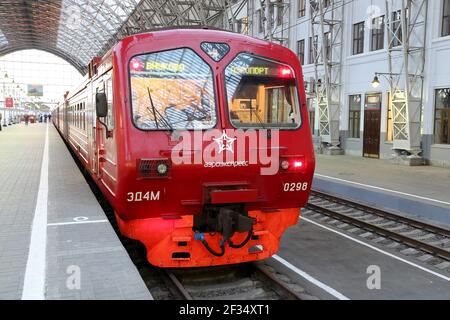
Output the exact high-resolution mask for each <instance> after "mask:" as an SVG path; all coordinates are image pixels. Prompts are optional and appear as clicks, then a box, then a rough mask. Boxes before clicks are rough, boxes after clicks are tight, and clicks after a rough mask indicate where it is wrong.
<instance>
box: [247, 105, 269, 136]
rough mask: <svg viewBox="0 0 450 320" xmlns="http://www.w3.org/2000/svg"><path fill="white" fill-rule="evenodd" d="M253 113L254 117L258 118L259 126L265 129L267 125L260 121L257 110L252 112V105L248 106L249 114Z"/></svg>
mask: <svg viewBox="0 0 450 320" xmlns="http://www.w3.org/2000/svg"><path fill="white" fill-rule="evenodd" d="M253 113H254V114H255V116H256V119H258V122H259V124H260V125H261V127H262V128H263V129H264V130H265V129H267V127H266V126H265V125H264V123H263V122H262V120H261V118H260V117H259V115H258V112H254V111H253V108H252V106H250V114H253Z"/></svg>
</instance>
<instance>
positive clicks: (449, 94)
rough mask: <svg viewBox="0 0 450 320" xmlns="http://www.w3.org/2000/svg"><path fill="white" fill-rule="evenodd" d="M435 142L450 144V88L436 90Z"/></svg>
mask: <svg viewBox="0 0 450 320" xmlns="http://www.w3.org/2000/svg"><path fill="white" fill-rule="evenodd" d="M435 99H436V105H435V115H434V142H435V143H438V144H450V88H445V89H438V90H436V97H435Z"/></svg>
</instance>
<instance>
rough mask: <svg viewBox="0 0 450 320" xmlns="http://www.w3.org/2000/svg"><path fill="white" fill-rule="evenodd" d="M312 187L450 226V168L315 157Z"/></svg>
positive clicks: (367, 159)
mask: <svg viewBox="0 0 450 320" xmlns="http://www.w3.org/2000/svg"><path fill="white" fill-rule="evenodd" d="M313 187H315V188H317V189H320V190H323V191H326V192H331V193H335V194H337V195H341V196H345V197H348V198H351V199H354V200H359V201H362V202H365V203H368V204H373V205H374V206H377V207H380V208H384V209H390V210H393V211H397V212H399V213H404V214H405V215H410V216H413V217H416V218H420V219H423V220H427V221H430V222H435V223H437V224H440V225H444V226H448V227H450V169H448V168H440V167H432V166H420V167H408V166H402V165H398V164H393V163H391V162H389V161H388V160H378V159H369V158H362V157H353V156H327V155H320V154H319V155H316V172H315V177H314V184H313Z"/></svg>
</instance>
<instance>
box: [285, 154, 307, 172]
mask: <svg viewBox="0 0 450 320" xmlns="http://www.w3.org/2000/svg"><path fill="white" fill-rule="evenodd" d="M280 168H281V169H282V170H285V171H291V172H298V171H304V170H305V168H306V161H305V159H304V158H303V157H295V158H285V159H282V161H281V162H280Z"/></svg>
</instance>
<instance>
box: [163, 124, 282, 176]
mask: <svg viewBox="0 0 450 320" xmlns="http://www.w3.org/2000/svg"><path fill="white" fill-rule="evenodd" d="M268 136H270V138H268ZM172 141H175V142H178V143H177V144H176V145H175V146H174V148H173V149H172V155H171V159H172V163H173V164H198V165H203V167H205V168H224V167H232V168H236V167H249V166H252V165H259V167H260V174H261V175H274V174H276V173H277V172H278V169H279V132H278V130H271V132H270V135H269V134H268V132H267V130H258V131H256V130H245V131H244V130H235V129H227V130H223V131H221V130H217V129H213V130H207V131H201V130H195V131H175V132H174V134H172Z"/></svg>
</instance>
